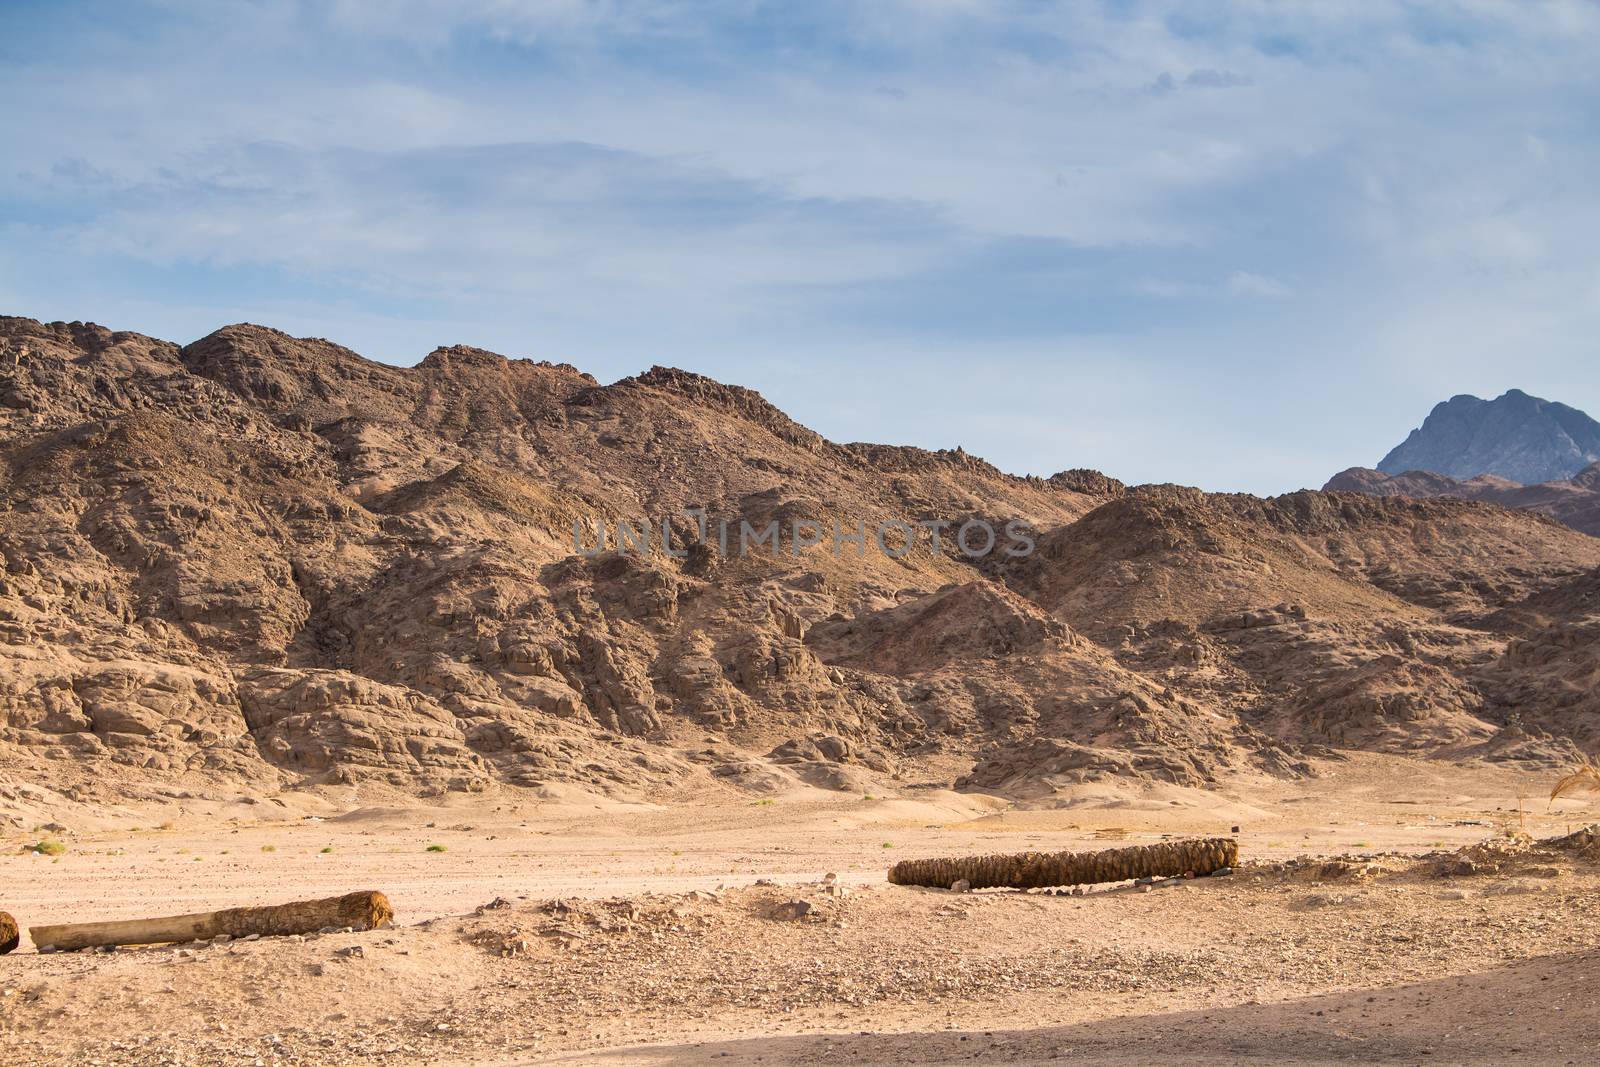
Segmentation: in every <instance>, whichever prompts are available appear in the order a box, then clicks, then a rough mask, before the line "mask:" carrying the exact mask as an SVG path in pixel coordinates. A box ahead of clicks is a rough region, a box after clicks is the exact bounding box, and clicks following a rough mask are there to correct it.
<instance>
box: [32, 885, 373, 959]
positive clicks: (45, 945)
mask: <svg viewBox="0 0 1600 1067" xmlns="http://www.w3.org/2000/svg"><path fill="white" fill-rule="evenodd" d="M393 918H394V909H393V908H391V907H390V906H389V898H388V897H386V896H384V895H383V894H382V893H346V894H345V895H344V896H342V897H327V898H326V899H323V900H298V901H295V902H294V903H293V904H277V905H269V906H267V907H262V908H227V909H225V910H223V911H203V912H197V913H195V914H193V915H169V916H166V917H164V918H160V919H127V920H124V921H122V922H107V923H68V924H65V925H62V926H33V927H29V929H28V933H29V934H31V935H32V937H33V943H34V944H35V945H37V946H38V947H39V950H40V951H41V952H42V951H47V950H50V949H54V950H56V951H60V952H68V951H71V950H73V949H79V948H91V947H94V946H97V945H162V944H167V943H170V942H176V941H202V940H205V939H208V938H212V937H216V936H217V935H218V934H227V935H228V936H229V937H248V936H249V935H251V934H259V935H261V936H262V937H270V936H274V935H284V934H310V933H315V932H316V931H318V930H322V929H325V928H327V927H330V926H331V927H333V928H335V929H343V928H344V927H346V926H349V927H352V928H354V929H356V930H371V929H374V928H376V927H378V926H382V925H383V924H384V923H386V922H388V921H389V920H390V919H393Z"/></svg>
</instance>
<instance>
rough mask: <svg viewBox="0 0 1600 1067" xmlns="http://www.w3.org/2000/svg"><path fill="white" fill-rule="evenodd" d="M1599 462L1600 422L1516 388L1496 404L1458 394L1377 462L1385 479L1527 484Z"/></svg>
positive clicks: (1567, 474)
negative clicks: (1435, 477) (1425, 474)
mask: <svg viewBox="0 0 1600 1067" xmlns="http://www.w3.org/2000/svg"><path fill="white" fill-rule="evenodd" d="M1597 460H1600V422H1596V421H1595V420H1594V419H1591V418H1590V417H1589V416H1588V415H1586V414H1584V413H1583V412H1581V411H1579V410H1578V409H1577V408H1571V407H1568V406H1567V405H1565V404H1558V403H1556V402H1554V401H1551V400H1541V399H1539V398H1538V397H1536V396H1529V395H1528V394H1527V393H1524V392H1523V391H1522V390H1520V389H1512V390H1511V391H1510V392H1508V393H1506V394H1505V395H1504V396H1502V397H1500V398H1498V399H1496V400H1480V399H1479V398H1477V397H1475V396H1456V397H1451V398H1450V399H1449V400H1447V401H1445V402H1444V403H1442V404H1440V405H1439V406H1438V407H1436V408H1434V409H1433V411H1432V412H1431V413H1430V414H1429V415H1428V418H1427V420H1426V421H1425V422H1423V424H1422V426H1421V427H1420V428H1419V429H1416V430H1412V431H1411V436H1410V437H1407V438H1406V440H1405V443H1404V444H1402V445H1400V446H1399V447H1398V448H1396V449H1394V451H1392V452H1390V453H1389V454H1388V455H1387V456H1384V457H1383V459H1382V460H1381V461H1380V462H1379V463H1378V469H1379V470H1380V471H1383V472H1384V473H1385V474H1403V473H1405V472H1406V471H1433V472H1434V473H1436V474H1446V475H1449V476H1450V477H1452V478H1459V479H1467V478H1475V477H1477V476H1478V475H1480V474H1494V475H1498V476H1500V477H1501V478H1509V479H1510V480H1511V481H1514V482H1521V483H1523V484H1524V485H1533V484H1535V483H1538V482H1553V481H1559V480H1561V479H1564V478H1570V477H1572V476H1573V475H1575V474H1577V473H1578V472H1579V471H1581V470H1583V469H1584V468H1585V467H1587V466H1589V465H1590V464H1592V463H1594V462H1596V461H1597Z"/></svg>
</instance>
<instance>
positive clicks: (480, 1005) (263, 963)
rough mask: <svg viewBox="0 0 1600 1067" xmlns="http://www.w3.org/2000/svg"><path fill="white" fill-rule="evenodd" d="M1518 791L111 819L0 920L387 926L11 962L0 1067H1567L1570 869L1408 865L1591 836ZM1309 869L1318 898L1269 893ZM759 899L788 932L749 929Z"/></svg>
mask: <svg viewBox="0 0 1600 1067" xmlns="http://www.w3.org/2000/svg"><path fill="white" fill-rule="evenodd" d="M1542 782H1543V779H1542V778H1540V777H1538V776H1525V775H1519V774H1515V773H1512V772H1509V771H1505V770H1500V769H1476V770H1474V769H1463V768H1461V767H1459V766H1453V765H1447V764H1434V763H1426V762H1423V763H1416V762H1410V761H1405V760H1399V759H1395V758H1389V757H1378V756H1369V757H1358V758H1356V759H1354V760H1352V761H1350V762H1348V763H1343V764H1337V765H1331V766H1330V767H1328V768H1326V769H1325V774H1324V776H1323V777H1321V778H1318V779H1314V780H1308V781H1301V782H1275V781H1271V780H1254V779H1252V780H1249V781H1241V782H1239V783H1237V785H1236V787H1230V788H1229V789H1225V790H1224V791H1223V792H1222V793H1221V794H1220V795H1216V796H1209V795H1206V794H1193V793H1190V792H1188V791H1183V790H1175V789H1173V788H1171V787H1166V788H1163V787H1158V786H1149V787H1145V788H1144V789H1142V790H1133V791H1131V792H1130V791H1129V790H1128V789H1127V788H1126V787H1124V788H1121V789H1118V790H1113V791H1108V792H1107V793H1106V794H1105V795H1101V796H1096V795H1093V794H1092V793H1091V794H1086V795H1085V796H1083V797H1082V798H1080V802H1078V803H1075V804H1074V805H1073V806H1070V807H1065V808H1053V809H1041V810H1025V809H1021V808H1018V807H1016V806H1013V805H1008V804H1007V803H1005V802H1004V801H1001V800H999V799H998V798H993V797H985V796H981V795H976V796H975V795H966V794H957V793H952V792H946V791H937V790H912V791H908V793H906V794H903V795H898V796H893V797H881V798H877V797H875V798H873V799H870V800H868V799H865V798H861V797H841V796H840V795H838V794H834V793H824V792H820V791H811V790H800V791H795V792H792V793H788V794H784V795H781V796H778V797H775V798H771V800H770V802H767V801H766V800H760V801H734V802H731V803H730V802H729V799H728V797H727V795H726V794H723V795H721V796H720V797H719V796H712V795H708V796H707V797H706V798H705V803H704V804H702V805H696V806H691V807H682V806H678V807H672V808H665V807H655V806H651V805H646V804H635V805H627V804H618V803H616V802H612V801H605V800H601V799H597V798H593V797H587V796H585V795H582V794H579V793H571V792H569V793H563V794H561V795H556V796H547V797H538V796H534V795H532V794H528V793H516V792H512V791H506V792H503V793H501V794H498V795H496V796H492V797H480V798H466V799H463V800H462V801H459V802H456V803H452V804H449V805H446V806H442V807H397V806H389V807H372V806H361V805H357V806H355V807H351V808H349V809H348V810H344V811H342V812H341V810H340V809H341V807H342V806H344V805H345V804H346V802H347V801H349V800H350V799H352V798H350V797H341V796H340V795H339V794H338V793H337V792H330V793H326V794H322V795H309V794H305V795H288V796H285V797H282V798H279V799H280V800H281V801H282V803H281V804H279V803H276V802H273V801H271V800H268V801H266V802H263V803H260V804H255V805H240V806H238V807H237V808H234V807H228V808H226V809H223V810H214V807H215V806H214V805H209V806H208V805H207V804H204V803H200V802H195V803H191V804H187V805H180V804H174V805H168V806H165V807H163V808H161V809H153V810H152V811H150V812H146V813H142V814H141V813H137V812H114V813H110V814H102V815H101V816H100V824H101V825H99V826H98V828H95V829H85V830H81V831H77V830H75V829H74V828H72V827H70V826H69V827H67V829H66V830H65V831H55V832H45V831H39V832H37V833H35V834H30V835H27V838H26V839H27V840H34V839H38V838H41V837H49V838H52V839H56V840H60V841H61V842H62V843H63V844H65V845H66V846H67V849H66V851H65V852H64V853H63V854H61V855H59V856H56V857H49V856H44V855H38V854H19V853H18V851H17V850H18V849H20V848H21V847H22V846H23V845H24V844H25V839H24V838H22V837H20V836H18V835H13V839H11V840H7V841H6V842H5V846H6V847H5V850H4V851H5V852H6V853H7V854H6V855H4V856H0V882H3V884H4V886H5V890H4V894H3V899H0V906H4V907H6V908H7V910H10V911H12V912H13V913H14V914H16V915H17V916H18V918H19V920H20V921H21V922H22V923H23V924H24V925H31V924H35V923H52V922H64V921H74V920H90V919H113V918H131V917H137V916H143V915H151V914H163V913H171V912H178V911H193V910H202V909H206V908H211V907H224V906H234V905H241V904H252V903H271V902H280V901H284V900H289V899H297V898H302V897H307V896H317V895H324V894H333V893H339V892H344V891H347V890H353V889H362V888H374V889H382V890H383V891H384V892H385V893H387V894H388V895H389V896H390V898H391V899H392V900H393V901H394V903H395V906H396V910H397V915H398V925H397V926H396V928H394V929H392V930H384V931H377V932H372V933H329V934H327V935H324V936H314V937H311V938H307V939H267V940H262V941H256V942H249V943H237V942H235V943H231V944H218V945H211V946H204V945H202V946H178V947H161V948H150V949H125V950H119V951H117V952H115V953H72V954H60V953H56V954H44V955H41V954H38V953H37V952H35V951H34V949H33V947H32V946H31V944H30V943H29V942H27V941H26V940H25V941H24V945H23V948H22V949H21V950H19V952H18V953H17V954H14V955H12V956H9V957H6V958H4V959H3V960H0V1027H3V1031H4V1037H5V1043H6V1046H5V1047H7V1048H8V1049H10V1050H11V1051H10V1052H9V1053H8V1054H7V1055H8V1056H11V1057H20V1058H12V1059H8V1060H7V1061H6V1062H8V1063H11V1062H16V1063H30V1064H31V1063H37V1064H55V1063H60V1064H68V1063H71V1064H74V1065H75V1067H81V1065H82V1064H85V1063H90V1064H92V1063H95V1062H100V1063H105V1064H113V1063H115V1064H122V1063H128V1064H208V1065H209V1064H235V1063H238V1064H254V1063H257V1062H260V1063H262V1064H271V1063H280V1064H324V1063H328V1064H332V1063H394V1064H409V1063H439V1064H449V1065H461V1067H465V1065H468V1064H471V1065H475V1067H478V1065H488V1064H515V1063H545V1062H550V1063H592V1064H679V1063H699V1062H706V1061H709V1060H713V1059H714V1060H716V1061H717V1062H729V1063H757V1062H760V1063H764V1064H772V1063H832V1062H837V1063H856V1064H860V1063H946V1062H948V1063H955V1062H970V1061H972V1060H974V1059H976V1060H979V1061H982V1062H1007V1063H1043V1062H1056V1061H1057V1060H1060V1061H1064V1062H1073V1063H1096V1064H1102V1063H1103V1064H1124V1063H1127V1064H1132V1063H1144V1062H1150V1061H1151V1060H1153V1059H1159V1058H1164V1057H1166V1056H1168V1055H1171V1054H1172V1053H1174V1052H1176V1051H1181V1052H1182V1055H1183V1058H1184V1060H1185V1062H1196V1063H1218V1064H1221V1063H1306V1064H1312V1063H1316V1064H1321V1063H1349V1062H1417V1063H1421V1062H1430V1063H1500V1062H1512V1061H1518V1060H1520V1061H1524V1062H1530V1063H1533V1062H1537V1063H1563V1062H1574V1063H1582V1062H1589V1061H1587V1060H1586V1059H1585V1058H1584V1057H1585V1056H1587V1055H1588V1052H1587V1051H1586V1050H1587V1048H1588V1047H1589V1039H1588V1037H1587V1036H1586V1035H1585V1033H1584V1031H1585V1028H1586V1027H1592V1026H1593V1025H1594V1023H1595V1022H1596V1021H1597V1020H1596V1018H1595V1016H1596V1015H1597V1014H1600V1012H1597V1010H1596V1008H1595V1007H1594V1005H1595V1001H1594V998H1593V993H1594V992H1595V991H1596V979H1597V978H1600V966H1597V963H1596V960H1597V958H1600V957H1597V956H1596V955H1595V951H1596V949H1597V948H1600V928H1595V927H1594V926H1593V924H1592V922H1591V921H1590V916H1591V915H1592V911H1593V906H1594V904H1595V902H1596V900H1597V899H1600V896H1597V894H1600V866H1597V865H1595V864H1593V863H1591V862H1586V861H1583V860H1581V859H1577V858H1570V857H1565V856H1556V857H1554V858H1551V857H1549V856H1545V855H1542V854H1540V855H1532V856H1530V857H1527V858H1522V859H1518V860H1517V861H1516V863H1515V864H1514V865H1513V868H1511V869H1508V870H1505V871H1501V872H1498V873H1484V874H1477V875H1472V876H1467V877H1454V878H1441V877H1438V876H1436V875H1435V873H1434V872H1433V867H1432V864H1433V862H1434V861H1433V860H1420V861H1419V860H1417V859H1415V858H1414V857H1418V856H1425V855H1429V854H1437V853H1442V852H1448V851H1450V850H1454V849H1458V848H1460V847H1463V846H1468V845H1471V844H1473V843H1475V842H1480V841H1483V840H1484V839H1487V838H1493V837H1495V836H1497V835H1499V836H1500V837H1501V839H1502V840H1504V839H1505V837H1504V835H1505V834H1506V833H1507V832H1508V831H1509V832H1512V833H1517V832H1526V833H1527V834H1530V835H1534V836H1540V837H1544V836H1549V835H1552V834H1559V833H1564V832H1566V831H1567V830H1568V829H1569V828H1576V827H1579V826H1581V825H1584V824H1586V823H1588V822H1592V821H1594V820H1595V818H1596V813H1595V806H1594V805H1593V804H1592V802H1591V801H1590V800H1589V799H1587V798H1579V799H1578V800H1575V801H1562V802H1560V804H1559V805H1558V806H1557V807H1556V808H1555V809H1553V810H1550V809H1548V807H1547V805H1546V804H1545V803H1544V802H1542V801H1535V800H1533V799H1531V797H1533V796H1535V795H1536V794H1537V791H1538V789H1539V787H1540V786H1541V784H1542ZM1519 794H1520V796H1521V799H1520V801H1519ZM354 799H356V800H359V799H360V798H359V797H357V798H354ZM1519 805H1520V807H1521V808H1522V811H1521V813H1519V812H1518V810H1517V809H1518V807H1519ZM180 807H181V808H183V809H184V810H181V811H180ZM298 809H306V810H298ZM313 809H314V810H313ZM155 816H164V817H163V818H162V819H161V822H162V823H163V824H165V825H164V826H163V825H159V824H158V825H145V823H134V822H131V820H132V819H134V818H140V817H145V818H146V819H147V821H153V819H154V817H155ZM125 821H126V822H125ZM124 822H125V824H124ZM1233 825H1238V826H1239V827H1240V833H1239V837H1240V841H1241V845H1242V849H1243V852H1244V854H1245V856H1246V857H1248V858H1249V860H1250V861H1251V862H1250V863H1247V864H1245V865H1244V866H1243V867H1242V868H1241V870H1240V871H1239V872H1238V873H1237V874H1235V875H1234V876H1231V877H1226V878H1210V879H1198V880H1192V881H1188V882H1183V883H1181V884H1179V885H1176V886H1172V887H1163V888H1159V889H1155V890H1153V891H1139V890H1137V889H1136V888H1133V887H1125V888H1114V889H1110V890H1108V891H1097V892H1093V893H1090V894H1089V895H1087V896H1064V895H1063V896H1055V895H1040V894H1022V893H1006V892H986V893H977V894H951V893H948V892H943V891H935V890H916V889H905V888H902V887H893V886H888V885H886V884H885V883H884V872H885V870H886V868H887V867H888V866H889V864H890V863H891V862H892V861H893V860H895V859H898V858H901V857H905V856H912V855H936V854H943V853H951V854H957V853H963V852H991V851H1014V850H1023V849H1029V848H1039V849H1058V848H1074V847H1090V848H1093V847H1106V843H1107V842H1117V843H1122V842H1127V843H1137V842H1141V841H1153V840H1159V839H1161V836H1162V835H1163V834H1166V835H1185V834H1191V833H1214V832H1219V831H1220V832H1224V833H1226V832H1228V831H1229V830H1231V828H1232V826H1233ZM135 826H137V827H138V828H137V829H135V828H134V827H135ZM429 846H443V849H444V850H443V851H429ZM1334 855H1344V856H1347V857H1352V858H1355V860H1353V866H1352V864H1346V867H1347V868H1350V869H1351V870H1353V871H1354V873H1353V874H1339V875H1334V876H1329V877H1328V878H1326V880H1324V879H1323V878H1322V876H1320V875H1318V873H1317V870H1318V869H1317V868H1316V867H1313V868H1309V869H1302V868H1299V867H1294V866H1289V867H1285V866H1283V865H1282V864H1283V861H1289V860H1292V859H1293V858H1294V857H1297V856H1324V857H1325V856H1334ZM1363 856H1371V857H1373V860H1372V867H1371V870H1370V871H1366V870H1364V865H1363V864H1362V863H1361V862H1359V861H1358V860H1359V857H1363ZM828 874H832V875H835V876H836V877H835V879H833V880H832V881H833V882H835V883H836V886H833V887H830V886H829V885H826V884H824V882H823V879H824V876H825V875H828ZM794 899H803V900H805V901H807V902H808V903H810V904H812V906H813V912H812V914H810V915H808V916H807V917H806V918H805V919H803V920H800V921H784V920H781V919H777V918H774V915H776V914H777V913H778V911H779V910H780V909H781V908H782V906H783V905H784V904H786V903H787V902H788V901H790V900H794ZM555 902H561V903H555ZM491 903H493V904H494V905H495V906H493V907H489V908H487V909H485V910H478V909H480V907H481V906H483V905H489V904H491ZM351 950H355V951H353V952H352V951H351ZM1589 1033H1592V1030H1590V1031H1589Z"/></svg>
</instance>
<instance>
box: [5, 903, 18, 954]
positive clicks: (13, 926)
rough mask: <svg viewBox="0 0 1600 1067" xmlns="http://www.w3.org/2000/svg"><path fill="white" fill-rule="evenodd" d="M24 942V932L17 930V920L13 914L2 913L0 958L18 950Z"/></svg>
mask: <svg viewBox="0 0 1600 1067" xmlns="http://www.w3.org/2000/svg"><path fill="white" fill-rule="evenodd" d="M21 942H22V931H20V930H18V929H17V920H15V919H13V918H12V917H11V913H10V912H7V911H0V956H4V955H5V954H6V953H7V952H10V951H11V950H12V949H14V948H16V947H17V945H19V944H21Z"/></svg>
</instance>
